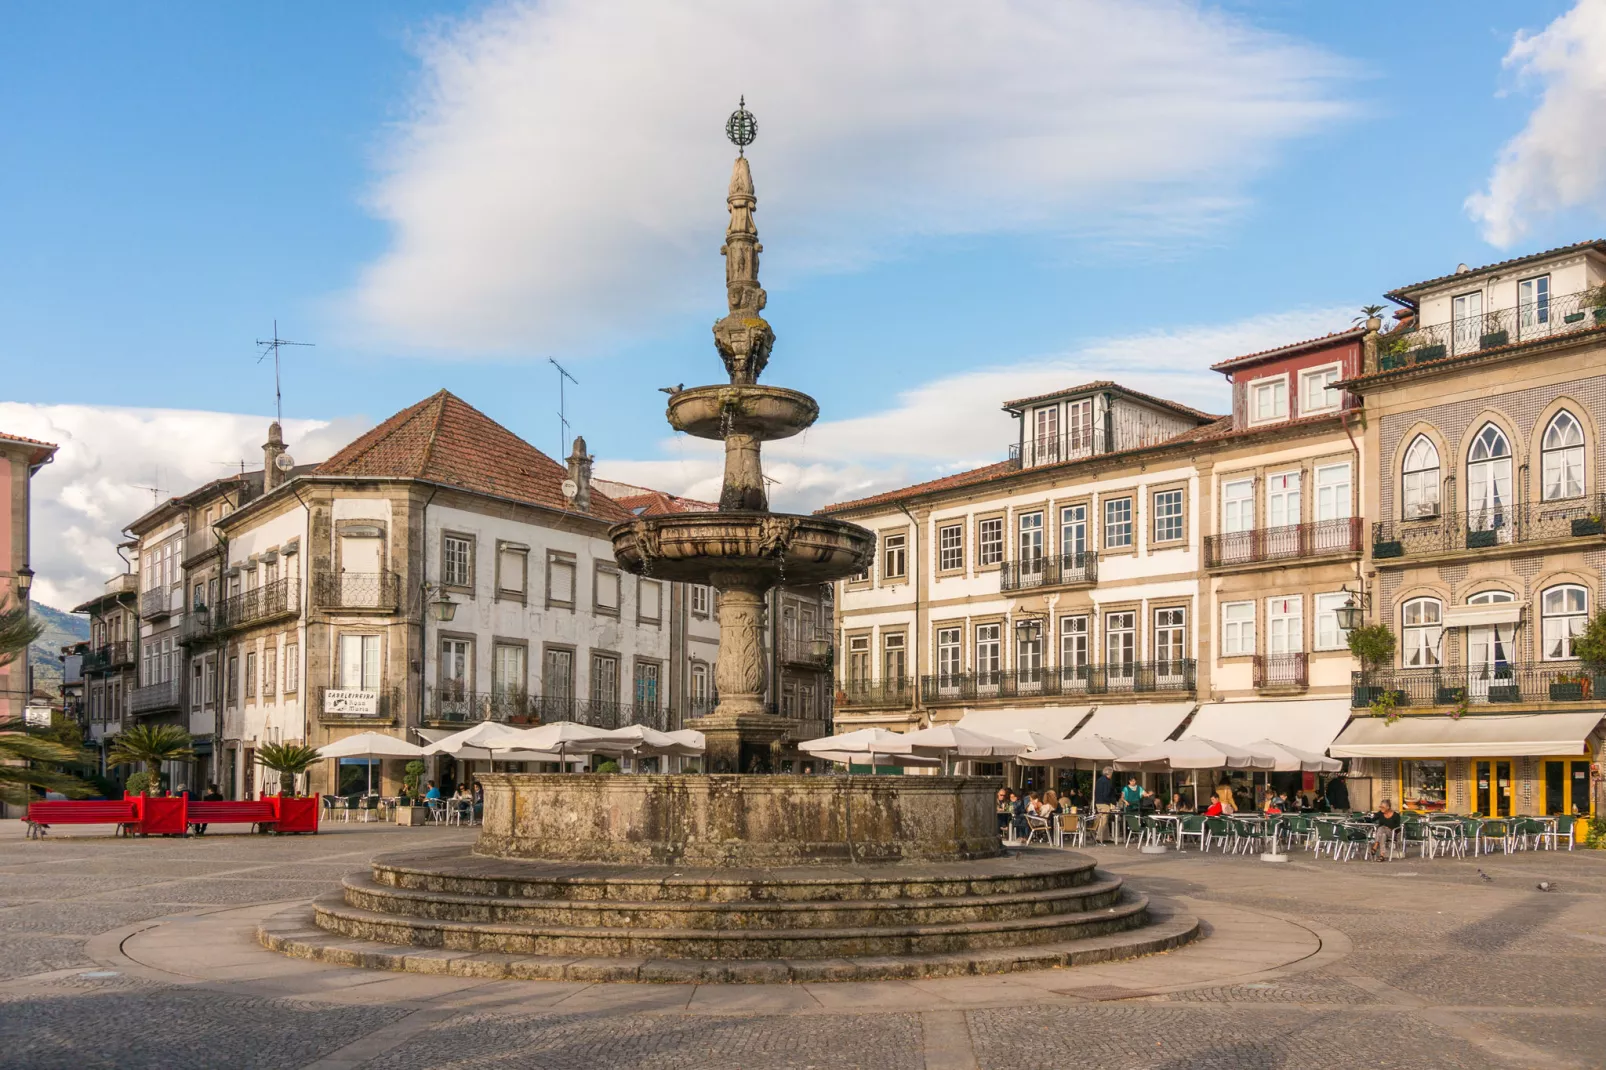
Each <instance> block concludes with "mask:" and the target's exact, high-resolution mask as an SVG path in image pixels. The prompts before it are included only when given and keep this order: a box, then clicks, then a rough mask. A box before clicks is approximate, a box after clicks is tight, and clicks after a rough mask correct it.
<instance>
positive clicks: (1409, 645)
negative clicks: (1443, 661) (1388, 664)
mask: <svg viewBox="0 0 1606 1070" xmlns="http://www.w3.org/2000/svg"><path fill="white" fill-rule="evenodd" d="M1400 620H1401V624H1402V625H1403V626H1404V627H1403V629H1402V631H1403V634H1404V637H1405V641H1404V643H1403V645H1402V650H1401V657H1402V659H1403V661H1404V664H1405V667H1406V668H1408V669H1428V668H1433V667H1435V666H1437V665H1439V664H1440V658H1439V651H1440V648H1441V645H1442V644H1441V640H1442V638H1443V636H1444V605H1443V603H1441V602H1440V601H1439V600H1438V599H1437V598H1413V599H1411V600H1410V601H1409V602H1407V603H1405V606H1404V608H1403V610H1402V611H1401V618H1400Z"/></svg>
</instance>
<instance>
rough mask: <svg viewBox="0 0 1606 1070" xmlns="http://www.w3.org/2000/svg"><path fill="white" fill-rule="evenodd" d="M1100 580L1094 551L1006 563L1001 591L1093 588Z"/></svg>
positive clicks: (1001, 570) (1000, 577) (1000, 579)
mask: <svg viewBox="0 0 1606 1070" xmlns="http://www.w3.org/2000/svg"><path fill="white" fill-rule="evenodd" d="M1098 581H1099V555H1098V554H1096V553H1094V552H1092V551H1091V550H1088V551H1084V552H1082V553H1079V554H1060V555H1059V556H1058V557H1037V558H1030V559H1028V560H1025V561H1005V562H1004V563H1003V564H1001V565H999V566H998V589H999V590H1000V591H1025V590H1031V589H1033V588H1037V587H1084V586H1085V587H1091V586H1093V585H1094V584H1096V583H1098Z"/></svg>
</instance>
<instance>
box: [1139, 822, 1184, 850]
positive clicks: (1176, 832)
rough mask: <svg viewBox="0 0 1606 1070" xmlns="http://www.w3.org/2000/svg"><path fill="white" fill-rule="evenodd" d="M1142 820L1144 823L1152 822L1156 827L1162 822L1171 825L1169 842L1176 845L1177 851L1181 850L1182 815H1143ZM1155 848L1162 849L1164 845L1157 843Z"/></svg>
mask: <svg viewBox="0 0 1606 1070" xmlns="http://www.w3.org/2000/svg"><path fill="white" fill-rule="evenodd" d="M1143 820H1144V821H1145V822H1149V821H1152V822H1154V823H1155V824H1156V825H1159V824H1161V823H1162V822H1164V823H1165V824H1168V825H1171V826H1172V828H1171V842H1172V843H1174V844H1176V845H1177V849H1178V850H1181V848H1182V815H1181V814H1144V815H1143ZM1163 838H1164V837H1159V839H1163ZM1155 846H1156V847H1163V846H1165V845H1164V844H1162V843H1158V842H1157V843H1156V844H1155Z"/></svg>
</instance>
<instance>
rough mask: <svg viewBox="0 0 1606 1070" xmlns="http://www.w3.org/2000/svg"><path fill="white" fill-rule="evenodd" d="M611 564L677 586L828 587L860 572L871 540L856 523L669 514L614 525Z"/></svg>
mask: <svg viewBox="0 0 1606 1070" xmlns="http://www.w3.org/2000/svg"><path fill="white" fill-rule="evenodd" d="M608 534H609V537H610V538H612V539H613V554H614V558H615V559H616V560H617V561H618V562H619V566H620V567H621V568H623V569H625V570H626V571H628V572H634V573H638V574H640V575H644V576H653V577H655V578H658V579H665V580H673V581H678V582H680V583H709V582H713V583H714V584H715V586H719V585H720V584H719V581H717V580H711V577H712V576H714V575H716V574H718V573H722V572H723V573H742V574H745V575H747V576H751V577H754V578H765V579H767V580H768V581H769V582H770V583H772V584H773V583H786V584H793V583H828V582H830V581H831V580H839V579H841V578H842V577H844V576H852V575H854V574H855V573H857V572H860V571H862V570H863V569H864V567H865V566H866V565H868V564H869V563H870V559H871V558H872V557H873V556H874V555H875V535H874V533H872V532H869V531H866V530H865V529H864V528H861V527H859V526H858V525H857V524H849V523H846V522H845V521H841V520H828V519H826V518H825V517H821V516H792V515H789V514H786V513H745V512H744V513H725V512H720V513H671V514H669V515H667V516H653V517H642V518H641V519H639V520H632V521H629V522H628V523H624V524H618V525H615V526H614V528H613V530H612V531H610V532H609V533H608Z"/></svg>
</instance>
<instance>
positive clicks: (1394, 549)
mask: <svg viewBox="0 0 1606 1070" xmlns="http://www.w3.org/2000/svg"><path fill="white" fill-rule="evenodd" d="M1372 556H1373V557H1374V558H1379V557H1404V556H1405V544H1404V543H1402V542H1401V541H1400V540H1398V539H1394V540H1391V541H1389V542H1374V543H1373V544H1372Z"/></svg>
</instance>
